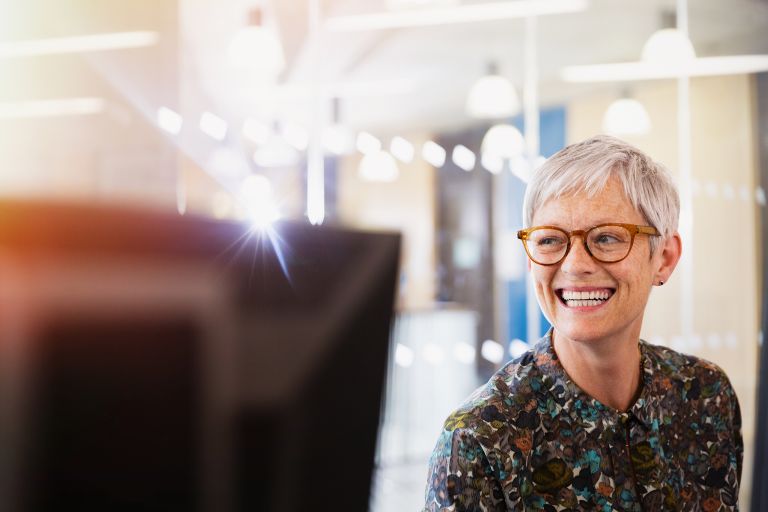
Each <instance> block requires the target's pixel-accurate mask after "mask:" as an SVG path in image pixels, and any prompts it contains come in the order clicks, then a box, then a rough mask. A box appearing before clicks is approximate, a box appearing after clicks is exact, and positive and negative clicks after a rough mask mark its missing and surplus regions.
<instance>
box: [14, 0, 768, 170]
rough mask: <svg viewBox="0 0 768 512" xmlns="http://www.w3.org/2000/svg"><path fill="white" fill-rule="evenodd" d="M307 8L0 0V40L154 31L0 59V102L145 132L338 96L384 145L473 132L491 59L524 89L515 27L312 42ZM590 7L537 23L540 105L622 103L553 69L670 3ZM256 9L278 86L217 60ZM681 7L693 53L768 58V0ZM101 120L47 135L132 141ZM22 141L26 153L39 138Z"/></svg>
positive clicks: (378, 1)
mask: <svg viewBox="0 0 768 512" xmlns="http://www.w3.org/2000/svg"><path fill="white" fill-rule="evenodd" d="M310 1H311V0H227V1H223V0H217V1H213V0H135V1H133V2H130V3H127V2H123V1H120V0H72V1H69V2H60V1H58V0H28V1H27V2H13V1H10V0H0V41H9V40H20V39H32V38H41V37H61V36H64V35H77V34H88V33H101V32H111V31H126V30H156V31H158V32H159V33H160V35H161V38H160V44H158V45H157V46H156V47H154V48H143V49H135V50H119V51H113V52H99V53H95V54H90V55H78V56H56V57H40V58H35V59H11V60H7V59H6V60H1V59H0V102H7V101H17V100H27V99H35V98H47V97H60V96H89V95H106V96H108V97H110V101H112V102H113V103H114V104H115V105H119V104H120V103H122V104H123V106H124V107H132V108H129V110H132V111H133V112H137V113H138V115H134V116H133V117H134V118H138V119H139V121H140V124H141V122H144V121H148V122H153V121H154V116H155V113H156V111H157V109H158V108H159V107H160V106H163V105H168V106H170V107H172V108H176V109H178V110H180V111H181V112H182V113H183V114H185V115H189V116H193V115H194V116H200V113H201V112H203V111H211V112H213V113H215V114H217V115H219V116H220V117H222V118H224V119H226V120H227V121H229V122H230V123H231V124H233V125H234V124H237V123H239V122H242V120H243V119H245V118H246V117H256V118H262V119H264V120H266V121H271V120H274V119H285V118H289V119H293V120H296V121H298V122H300V123H304V124H306V123H308V122H309V120H310V118H311V115H310V114H311V112H313V105H317V104H320V105H323V106H327V104H328V102H325V101H324V100H325V99H327V98H328V97H329V96H339V97H340V98H341V112H340V115H341V120H342V121H343V122H345V123H346V124H348V125H351V127H352V128H354V129H364V130H368V131H371V132H373V133H375V134H379V135H381V136H391V135H394V134H405V135H407V134H408V133H415V132H426V133H429V132H439V131H452V130H462V129H465V128H467V127H471V126H473V124H476V123H477V122H476V121H474V120H472V119H470V118H469V117H468V116H467V115H466V114H465V112H464V101H465V98H466V95H467V92H468V90H469V87H470V85H471V83H472V82H473V80H474V79H476V78H477V77H479V76H480V75H481V74H482V73H483V72H484V70H485V69H486V67H487V65H488V63H489V62H490V61H495V62H497V63H498V65H499V68H500V71H501V73H502V74H504V75H506V76H507V77H509V78H510V79H511V80H512V81H513V82H514V83H515V85H516V86H517V87H518V90H519V91H520V90H521V88H522V85H523V81H524V79H525V73H524V53H525V49H526V47H525V34H526V33H525V27H526V23H525V21H524V20H523V19H508V20H501V21H498V20H497V21H485V22H474V23H459V24H453V25H444V26H430V27H418V28H408V29H388V30H379V31H366V32H348V33H340V32H328V31H326V30H323V29H322V27H323V25H322V24H321V30H320V31H319V32H318V33H317V36H316V37H314V38H312V37H309V36H308V34H309V27H310V24H309V9H308V6H309V4H310ZM483 1H484V2H485V3H488V2H491V1H505V0H483ZM506 1H507V2H510V3H512V2H516V1H517V0H506ZM539 1H542V2H544V1H547V0H539ZM587 2H588V7H587V9H586V10H584V11H582V12H578V13H572V14H561V15H551V16H543V17H540V18H538V21H537V33H536V38H535V41H536V54H537V68H538V92H539V99H540V104H541V105H542V106H545V107H546V106H550V105H557V104H563V103H565V102H568V101H569V100H570V99H572V98H576V97H578V96H580V95H584V94H588V93H590V91H592V90H594V89H595V88H602V89H605V90H609V91H616V94H618V93H619V91H620V90H621V88H624V87H625V85H619V84H599V85H584V84H579V85H575V84H567V83H565V82H563V81H562V80H561V78H560V71H561V70H562V68H563V67H564V66H567V65H574V64H595V63H610V62H621V61H632V60H637V59H638V58H639V54H640V51H641V48H642V45H643V43H644V42H645V40H646V39H647V38H648V37H649V35H650V34H651V33H652V32H653V31H654V30H656V29H658V28H660V26H661V24H662V13H663V12H664V11H665V10H666V11H670V10H674V8H675V5H676V2H675V1H674V0H643V1H639V0H587ZM317 3H318V5H319V6H320V14H321V19H322V20H327V19H329V18H332V17H337V16H344V15H352V14H365V13H373V12H382V11H385V10H387V9H393V8H399V9H430V8H434V7H436V6H446V5H448V6H450V5H458V4H461V5H465V4H469V3H472V2H468V1H466V0H465V1H464V2H458V1H452V0H317ZM474 3H478V2H474ZM254 5H261V6H262V7H263V9H264V10H265V19H267V18H271V20H272V21H274V22H275V23H276V25H277V27H278V28H279V33H280V36H281V39H282V43H283V46H284V49H285V53H286V56H287V68H286V70H285V71H284V72H283V74H282V75H281V76H280V78H279V81H278V84H277V87H276V88H272V87H266V86H264V85H263V84H254V83H252V82H248V81H243V80H241V78H242V77H238V76H236V75H233V74H232V72H231V71H229V70H227V68H226V62H225V60H226V59H224V58H223V56H224V53H225V51H226V47H227V44H228V42H229V40H230V39H231V37H232V34H234V33H235V32H236V31H237V30H238V29H239V28H241V27H243V26H244V25H245V22H246V20H247V13H248V11H249V9H251V8H252V7H253V6H254ZM688 11H689V30H690V35H691V39H692V41H693V44H694V46H695V48H696V51H697V54H698V55H699V56H719V55H730V54H768V2H766V1H761V0H690V1H689V2H688ZM313 94H314V96H313ZM310 100H311V101H310ZM328 110H329V109H327V108H324V109H322V110H321V115H326V118H327V114H328ZM123 114H124V112H123ZM107 117H109V118H110V119H111V121H109V122H106V121H104V120H103V119H93V120H92V122H90V123H85V122H80V123H78V124H77V125H74V124H72V125H65V124H62V122H61V121H56V122H54V124H55V123H59V124H58V125H56V126H57V127H58V128H57V129H58V131H55V133H54V132H52V133H51V135H50V139H51V140H55V141H56V143H58V144H59V146H60V147H61V148H64V149H68V148H73V147H75V146H77V145H82V144H84V142H83V141H86V140H94V139H99V138H105V137H106V135H105V134H107V133H109V134H112V138H111V139H109V140H108V141H107V142H106V144H107V146H108V147H109V145H110V144H111V145H113V146H117V145H118V143H117V142H116V138H119V139H120V140H123V139H125V138H128V137H134V136H135V133H134V132H135V131H134V132H131V131H130V130H126V131H125V133H122V132H120V130H123V129H124V128H125V127H126V126H128V125H130V124H131V122H130V116H125V115H121V113H120V110H119V109H114V108H113V109H110V110H109V111H108V116H107ZM105 122H106V123H107V124H105ZM110 123H111V124H110ZM50 126H53V125H51V124H50V123H47V122H46V124H45V125H42V124H41V122H39V121H36V122H34V123H26V124H24V123H21V124H20V123H18V122H14V123H13V124H12V125H11V124H9V123H5V124H4V123H2V122H0V134H2V135H3V138H4V139H5V141H3V140H0V149H2V150H3V151H12V150H15V149H17V148H10V147H9V146H10V145H11V143H10V142H8V140H10V139H8V137H9V136H13V135H16V134H17V133H19V132H20V131H24V130H27V131H28V133H35V134H39V133H41V130H49V129H50V130H53V129H54V128H50ZM73 127H74V129H73ZM129 132H130V133H129ZM115 133H118V134H119V135H118V136H114V134H115ZM132 134H133V135H132ZM137 137H138V139H139V141H138V142H137V144H140V143H143V142H142V141H141V140H142V137H144V136H143V135H139V136H137ZM24 140H25V141H26V143H27V144H28V145H30V147H33V146H34V144H36V143H37V142H38V141H39V138H37V137H31V136H30V137H27V138H26V139H24ZM147 143H150V142H147ZM194 144H195V143H194V141H193V143H192V144H191V145H194ZM16 146H18V145H16ZM64 149H62V150H64ZM100 150H103V147H102V148H101V149H100ZM131 151H132V150H131ZM41 165H42V164H41Z"/></svg>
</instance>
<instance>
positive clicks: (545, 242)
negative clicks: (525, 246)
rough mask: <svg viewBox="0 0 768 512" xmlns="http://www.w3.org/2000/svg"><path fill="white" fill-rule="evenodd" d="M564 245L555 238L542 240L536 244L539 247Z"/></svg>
mask: <svg viewBox="0 0 768 512" xmlns="http://www.w3.org/2000/svg"><path fill="white" fill-rule="evenodd" d="M562 243H563V241H562V240H561V239H559V238H555V237H548V238H541V239H539V241H538V242H536V244H537V245H559V244H562Z"/></svg>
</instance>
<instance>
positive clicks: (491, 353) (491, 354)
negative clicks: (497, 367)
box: [480, 340, 504, 364]
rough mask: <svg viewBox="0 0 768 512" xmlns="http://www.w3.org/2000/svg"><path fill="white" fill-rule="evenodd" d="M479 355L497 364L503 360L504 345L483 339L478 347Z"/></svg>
mask: <svg viewBox="0 0 768 512" xmlns="http://www.w3.org/2000/svg"><path fill="white" fill-rule="evenodd" d="M480 355H482V356H483V358H484V359H486V360H488V361H490V362H492V363H494V364H499V363H501V362H502V361H503V360H504V347H502V346H501V343H497V342H495V341H493V340H485V341H484V342H483V344H482V346H481V347H480Z"/></svg>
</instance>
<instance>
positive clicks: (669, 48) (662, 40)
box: [640, 28, 696, 64]
mask: <svg viewBox="0 0 768 512" xmlns="http://www.w3.org/2000/svg"><path fill="white" fill-rule="evenodd" d="M695 58H696V51H695V50H694V49H693V44H692V43H691V40H690V39H688V36H686V35H685V34H683V33H682V32H680V31H679V30H677V29H676V28H663V29H661V30H657V31H656V32H654V33H653V34H651V37H649V38H648V40H647V41H646V42H645V45H643V51H642V56H641V58H640V59H641V60H642V61H643V62H653V63H657V64H684V63H686V62H688V61H690V60H692V59H695Z"/></svg>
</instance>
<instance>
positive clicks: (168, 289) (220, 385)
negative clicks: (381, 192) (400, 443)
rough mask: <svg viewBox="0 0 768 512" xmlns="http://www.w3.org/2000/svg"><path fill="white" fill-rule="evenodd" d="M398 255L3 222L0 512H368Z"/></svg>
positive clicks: (58, 218) (343, 234)
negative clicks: (178, 511) (320, 511)
mask: <svg viewBox="0 0 768 512" xmlns="http://www.w3.org/2000/svg"><path fill="white" fill-rule="evenodd" d="M398 259H399V236H398V235H395V234H384V233H376V234H372V233H362V232H352V231H347V230H343V229H337V228H330V227H313V226H309V225H302V224H291V223H282V224H279V225H276V226H274V227H273V228H272V229H270V230H267V231H263V232H258V231H251V230H249V229H248V228H247V227H245V226H243V225H241V224H238V223H231V222H221V221H214V220H209V219H203V218H191V217H182V216H179V215H171V214H166V213H158V212H148V211H139V210H127V209H117V208H107V207H97V206H74V205H52V204H39V203H38V204H33V203H24V202H16V203H11V202H5V203H0V510H4V511H11V512H14V511H18V512H31V511H35V512H37V511H49V510H51V511H52V510H56V511H58V510H79V511H91V510H99V511H104V510H109V511H121V510H126V511H127V510H131V511H135V510H142V511H160V510H162V511H168V510H184V511H200V512H209V511H211V512H213V511H217V512H227V511H239V510H249V511H253V510H258V511H275V512H276V511H280V512H292V511H300V510H301V511H304V510H317V509H321V510H334V511H355V512H360V511H365V510H367V508H368V503H369V489H370V483H371V475H372V469H373V461H374V453H375V445H376V434H377V430H378V426H379V420H380V409H381V405H380V404H381V403H382V400H381V398H382V393H383V385H384V381H385V370H386V359H387V355H388V345H389V330H390V323H391V321H392V314H393V304H394V297H395V283H396V274H397V267H398Z"/></svg>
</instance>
